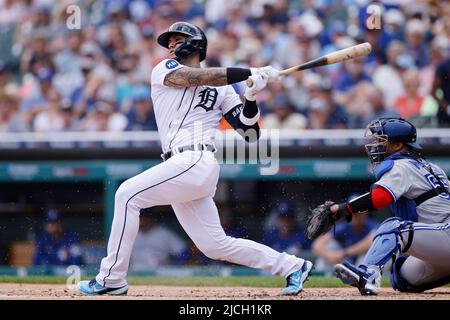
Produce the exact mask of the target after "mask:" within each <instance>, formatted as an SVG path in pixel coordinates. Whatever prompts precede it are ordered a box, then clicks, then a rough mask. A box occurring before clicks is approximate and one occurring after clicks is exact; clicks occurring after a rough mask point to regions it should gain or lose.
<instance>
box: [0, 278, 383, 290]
mask: <svg viewBox="0 0 450 320" xmlns="http://www.w3.org/2000/svg"><path fill="white" fill-rule="evenodd" d="M66 280H67V278H65V277H53V276H28V277H16V276H0V283H37V284H65V283H66ZM86 280H88V279H86ZM127 280H128V283H129V284H130V285H164V286H198V287H202V286H221V287H233V286H243V287H274V288H275V287H283V286H284V285H285V280H284V279H282V278H279V277H265V276H238V277H235V276H234V277H134V276H133V277H128V278H127ZM382 286H384V287H385V286H387V287H388V286H389V280H388V279H383V281H382ZM305 287H306V288H308V287H309V288H336V287H345V285H344V284H343V283H342V282H341V281H340V280H339V279H337V278H333V277H318V276H313V277H310V278H309V280H308V282H306V283H305Z"/></svg>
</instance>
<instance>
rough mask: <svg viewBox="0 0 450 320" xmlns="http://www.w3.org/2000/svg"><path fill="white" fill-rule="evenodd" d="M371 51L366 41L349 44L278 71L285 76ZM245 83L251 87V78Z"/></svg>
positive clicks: (363, 54) (357, 56)
mask: <svg viewBox="0 0 450 320" xmlns="http://www.w3.org/2000/svg"><path fill="white" fill-rule="evenodd" d="M371 51H372V46H371V45H370V43H368V42H364V43H361V44H358V45H356V46H351V47H348V48H345V49H342V50H339V51H335V52H332V53H329V54H327V55H324V56H322V57H320V58H317V59H314V60H311V61H308V62H305V63H303V64H300V65H298V66H295V67H291V68H289V69H284V70H282V71H280V76H287V75H290V74H291V73H293V72H296V71H302V70H306V69H311V68H315V67H320V66H326V65H329V64H335V63H338V62H343V61H347V60H350V59H356V58H359V57H364V56H366V55H368V54H369V53H370V52H371ZM247 85H248V86H249V87H251V86H252V85H253V81H252V79H248V80H247Z"/></svg>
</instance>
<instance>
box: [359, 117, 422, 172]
mask: <svg viewBox="0 0 450 320" xmlns="http://www.w3.org/2000/svg"><path fill="white" fill-rule="evenodd" d="M364 137H365V138H366V139H367V140H368V143H367V144H366V145H365V148H366V153H367V155H368V156H369V159H370V161H371V162H372V164H373V166H374V167H375V166H376V165H378V164H379V163H381V162H382V161H383V160H384V159H385V158H386V157H387V156H389V155H387V144H388V142H390V141H392V142H403V143H404V144H405V145H407V146H408V147H410V149H412V151H414V152H418V151H420V150H422V147H421V146H420V144H418V143H417V142H416V140H417V130H416V128H415V127H414V125H413V124H412V123H410V122H408V121H406V120H404V119H402V118H380V119H377V120H375V121H372V122H371V123H369V124H368V125H367V128H366V132H365V134H364Z"/></svg>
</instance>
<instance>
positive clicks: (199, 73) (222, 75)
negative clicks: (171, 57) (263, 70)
mask: <svg viewBox="0 0 450 320" xmlns="http://www.w3.org/2000/svg"><path fill="white" fill-rule="evenodd" d="M249 76H251V71H250V69H244V68H192V67H187V66H185V67H182V68H180V69H177V70H174V71H172V72H171V73H169V74H168V75H167V76H166V77H165V79H164V85H166V86H168V87H177V88H180V87H182V88H185V87H195V86H202V85H203V86H213V87H220V86H226V85H228V84H233V83H237V82H241V81H244V80H246V79H247V78H248V77H249Z"/></svg>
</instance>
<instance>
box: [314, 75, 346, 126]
mask: <svg viewBox="0 0 450 320" xmlns="http://www.w3.org/2000/svg"><path fill="white" fill-rule="evenodd" d="M319 88H320V89H319V90H320V93H319V96H317V97H316V98H313V99H312V100H311V101H310V106H309V111H308V118H309V123H308V125H309V128H310V129H345V128H347V125H348V115H347V112H346V111H345V109H344V108H343V107H342V106H340V105H339V104H337V103H336V102H335V101H334V99H333V95H332V87H331V84H330V83H329V82H328V81H326V80H322V82H321V84H320V87H319Z"/></svg>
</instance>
